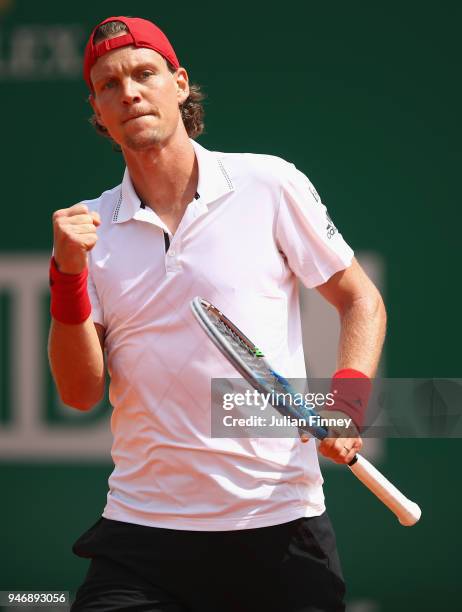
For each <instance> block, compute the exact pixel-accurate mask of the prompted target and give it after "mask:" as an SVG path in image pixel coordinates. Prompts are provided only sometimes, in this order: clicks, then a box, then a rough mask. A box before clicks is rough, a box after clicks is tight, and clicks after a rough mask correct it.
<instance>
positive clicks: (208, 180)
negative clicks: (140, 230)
mask: <svg viewBox="0 0 462 612" xmlns="http://www.w3.org/2000/svg"><path fill="white" fill-rule="evenodd" d="M190 142H191V144H192V145H193V147H194V152H195V154H196V158H197V164H198V169H199V181H198V185H197V193H198V194H199V200H198V201H199V202H200V204H201V205H202V206H204V207H205V208H207V205H208V204H211V203H212V202H214V201H215V200H218V198H221V197H222V196H224V195H226V194H227V193H230V192H231V191H233V190H234V186H233V183H232V181H231V178H230V177H229V174H228V172H227V170H226V167H225V165H224V162H223V160H222V159H221V157H219V153H216V152H215V151H209V150H208V149H206V148H205V147H203V146H202V145H200V144H199V143H197V142H196V141H195V140H192V139H190ZM140 206H141V201H140V199H139V197H138V196H137V194H136V191H135V189H134V187H133V183H132V181H131V178H130V174H129V172H128V168H125V172H124V177H123V180H122V184H121V189H120V192H119V197H118V200H117V203H116V205H115V207H114V212H113V215H112V222H113V223H123V222H124V221H128V220H129V219H132V218H133V217H134V216H135V215H136V213H137V212H138V211H139V210H140Z"/></svg>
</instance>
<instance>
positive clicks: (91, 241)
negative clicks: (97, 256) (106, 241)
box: [53, 204, 101, 274]
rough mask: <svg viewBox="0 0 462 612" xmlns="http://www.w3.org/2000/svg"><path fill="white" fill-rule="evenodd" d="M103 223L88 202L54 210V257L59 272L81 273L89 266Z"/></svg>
mask: <svg viewBox="0 0 462 612" xmlns="http://www.w3.org/2000/svg"><path fill="white" fill-rule="evenodd" d="M100 224H101V219H100V216H99V214H98V213H97V212H89V211H88V206H87V205H86V204H75V205H74V206H71V207H70V208H63V209H61V210H57V211H56V212H54V213H53V236H54V257H55V262H56V265H57V266H58V268H59V270H60V272H64V273H65V274H80V272H82V271H83V270H84V269H85V268H86V266H87V252H88V251H91V249H92V248H93V247H94V246H95V244H96V241H97V239H98V236H97V235H96V228H97V227H98V225H100Z"/></svg>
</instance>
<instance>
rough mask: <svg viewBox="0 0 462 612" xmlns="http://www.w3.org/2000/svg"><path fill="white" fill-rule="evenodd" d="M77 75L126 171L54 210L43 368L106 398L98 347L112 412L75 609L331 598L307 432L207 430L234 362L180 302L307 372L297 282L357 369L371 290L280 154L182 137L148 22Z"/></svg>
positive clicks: (100, 43)
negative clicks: (103, 499)
mask: <svg viewBox="0 0 462 612" xmlns="http://www.w3.org/2000/svg"><path fill="white" fill-rule="evenodd" d="M84 76H85V79H86V82H87V84H88V86H89V88H90V92H91V95H90V103H91V105H92V108H93V110H94V113H95V115H94V123H95V125H97V126H98V129H99V130H100V131H102V132H103V133H105V134H106V135H107V136H109V137H110V138H111V139H112V141H113V142H114V143H116V144H117V145H118V146H119V147H120V149H121V151H122V153H123V156H124V160H125V163H126V171H125V175H124V178H123V181H122V184H121V185H119V186H117V187H115V188H114V189H111V190H109V191H106V192H104V193H103V194H102V195H101V196H100V197H99V198H97V199H96V200H91V201H86V202H85V203H79V204H77V205H75V206H71V207H70V208H67V209H63V210H59V211H57V212H55V213H54V216H53V226H54V258H53V259H52V262H51V268H50V276H51V291H52V304H51V312H52V317H53V320H52V324H51V330H50V340H49V355H50V362H51V367H52V371H53V375H54V378H55V381H56V384H57V387H58V390H59V392H60V395H61V398H62V400H63V401H64V402H65V403H66V404H68V405H70V406H73V407H75V408H78V409H81V410H88V409H90V408H91V407H92V406H94V405H95V404H96V403H97V402H98V401H100V399H101V398H102V396H103V392H104V379H105V374H104V372H105V366H104V358H103V351H104V350H105V351H106V355H107V364H108V370H109V373H110V376H111V385H110V400H111V404H112V405H113V407H114V412H113V416H112V421H111V425H112V431H113V434H114V443H113V448H112V456H113V460H114V464H115V468H114V471H113V473H112V475H111V477H110V479H109V493H108V501H107V505H106V508H105V510H104V513H103V518H102V519H100V520H99V521H98V522H97V523H96V525H94V526H93V527H92V528H91V529H90V530H89V531H87V532H86V533H85V534H84V535H83V536H82V537H81V538H80V539H79V540H78V541H77V542H76V544H75V546H74V551H75V552H76V554H78V555H79V556H83V557H89V558H91V559H92V561H91V564H90V569H89V572H88V575H87V577H86V579H85V582H84V584H83V585H82V586H81V588H80V589H79V591H78V593H77V597H76V601H75V602H74V605H73V610H74V611H83V610H105V611H107V610H146V611H148V610H149V611H154V610H155V611H171V612H173V611H176V612H180V611H186V610H194V611H196V610H197V611H201V612H204V611H210V612H212V611H213V612H218V611H224V610H229V611H238V610H260V609H261V610H278V611H281V612H282V611H283V612H288V611H294V612H295V611H298V612H301V611H308V610H312V611H314V610H335V611H337V610H343V609H344V590H345V589H344V583H343V578H342V574H341V570H340V564H339V561H338V556H337V551H336V547H335V537H334V535H333V531H332V528H331V525H330V522H329V519H328V517H327V514H326V512H325V506H324V497H323V493H322V477H321V474H320V471H319V464H318V459H317V454H316V446H315V443H314V441H313V440H312V439H310V440H308V439H305V441H307V443H306V444H301V442H300V440H299V439H252V438H250V439H245V438H244V439H237V438H236V439H217V438H211V436H210V409H211V406H210V404H211V398H210V380H211V378H225V377H235V376H236V374H235V372H234V371H233V369H232V367H231V366H230V365H229V364H228V363H227V362H226V361H225V360H224V359H223V358H222V357H221V355H220V354H219V353H218V351H217V350H216V348H215V347H214V346H213V345H212V343H211V342H209V341H208V339H207V338H206V337H205V336H204V334H203V332H202V330H200V328H199V327H198V325H197V324H196V322H195V321H194V319H193V317H192V314H191V312H190V309H189V302H190V300H191V299H192V298H193V297H194V296H195V295H201V296H203V297H204V298H206V299H208V300H210V301H211V302H212V303H215V304H216V305H217V306H218V307H219V308H221V309H223V311H224V312H225V313H226V314H227V315H228V316H229V317H230V318H231V319H232V320H235V321H236V323H237V324H238V325H239V327H241V328H242V329H243V330H245V332H246V333H247V334H248V335H249V337H251V338H252V339H254V340H255V341H256V342H257V343H260V345H261V346H262V347H263V348H264V349H265V353H266V354H267V356H268V358H269V360H270V361H271V362H272V363H273V364H274V366H275V367H276V369H278V370H279V371H281V372H282V373H283V374H285V375H286V376H290V377H305V369H304V357H303V349H302V346H301V333H300V318H299V305H298V292H297V278H300V279H301V280H302V281H303V282H304V283H305V284H306V285H307V286H309V287H316V288H317V289H318V291H320V293H321V294H322V295H323V296H324V297H325V298H326V300H328V301H329V302H330V303H331V304H333V305H334V306H335V307H336V308H337V310H338V312H339V315H340V317H341V338H340V344H339V356H338V368H339V370H338V372H337V373H336V376H335V379H338V378H339V377H341V376H345V375H347V376H349V377H358V380H363V381H368V379H369V378H370V377H371V376H373V375H374V372H375V370H376V367H377V363H378V360H379V356H380V351H381V346H382V342H383V337H384V328H385V313H384V306H383V303H382V300H381V298H380V295H379V293H378V292H377V290H376V288H375V287H374V286H373V284H372V283H371V281H370V280H369V279H368V278H367V276H366V275H365V273H364V272H363V271H362V269H361V268H360V266H359V265H358V263H357V262H356V260H355V259H354V257H353V252H352V251H351V249H350V248H349V247H348V245H346V243H345V242H344V241H343V239H342V237H341V235H340V234H339V233H338V232H337V230H336V228H335V227H334V226H333V224H332V223H331V222H330V220H329V219H328V217H327V216H326V215H327V213H326V209H325V207H324V205H323V204H321V202H320V201H319V197H318V196H317V194H316V191H315V190H314V188H313V186H312V185H311V183H310V182H309V180H308V179H307V178H306V177H305V176H304V175H303V174H302V173H300V172H299V171H298V170H296V169H295V167H294V166H293V165H292V164H289V163H287V162H285V161H284V160H281V159H279V158H276V157H272V156H266V155H248V154H224V153H213V152H211V151H207V150H206V149H204V148H203V147H201V146H200V145H199V144H197V143H196V142H195V141H194V140H192V139H191V138H190V136H194V137H195V136H197V135H199V133H200V131H201V129H202V124H201V122H202V115H201V109H200V105H199V106H198V101H200V94H199V92H198V90H197V88H196V89H194V90H192V88H191V87H190V85H189V80H188V74H187V72H186V70H185V69H184V68H183V67H181V66H180V64H179V62H178V59H177V57H176V55H175V52H174V50H173V48H172V46H171V45H170V43H169V41H168V39H167V38H166V37H165V35H164V34H163V33H162V32H161V31H160V30H159V29H158V28H157V27H156V26H155V25H154V24H152V23H151V22H148V21H145V20H141V19H136V18H126V17H111V18H109V19H107V20H105V21H104V22H102V23H101V24H99V25H98V26H97V27H96V28H95V29H94V30H93V32H92V34H91V36H90V39H89V41H88V44H87V47H86V51H85V60H84ZM185 109H186V111H185ZM191 117H193V120H191ZM340 408H342V410H346V411H347V412H348V406H347V407H345V406H340ZM350 409H351V407H350ZM350 413H351V414H354V416H355V417H356V419H355V420H356V423H357V424H358V426H359V425H360V420H361V415H360V414H357V413H355V412H354V410H350ZM342 416H344V415H343V414H342ZM361 444H362V442H361V438H360V437H359V434H358V432H357V431H356V430H354V431H353V433H350V434H339V432H338V431H336V430H331V431H330V437H329V438H328V439H326V440H324V441H323V442H322V443H321V444H320V445H319V450H320V452H321V453H322V454H324V455H325V456H327V457H330V458H331V459H333V460H334V461H336V462H337V463H348V462H349V461H351V459H352V458H353V456H354V454H355V453H356V451H357V450H359V449H360V448H361Z"/></svg>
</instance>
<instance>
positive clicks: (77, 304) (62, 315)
mask: <svg viewBox="0 0 462 612" xmlns="http://www.w3.org/2000/svg"><path fill="white" fill-rule="evenodd" d="M87 278H88V269H87V268H85V270H84V271H83V272H81V273H80V274H64V272H60V271H59V270H58V268H57V266H56V262H55V258H54V257H52V258H51V261H50V291H51V306H50V312H51V316H52V317H53V319H55V320H56V321H59V322H60V323H67V324H73V325H78V324H79V323H83V322H84V321H86V320H87V319H88V317H89V316H90V314H91V304H90V298H89V297H88V291H87Z"/></svg>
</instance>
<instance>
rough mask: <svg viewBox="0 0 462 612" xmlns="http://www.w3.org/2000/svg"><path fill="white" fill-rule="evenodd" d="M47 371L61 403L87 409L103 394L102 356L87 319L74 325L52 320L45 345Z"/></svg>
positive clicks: (90, 323) (89, 320) (94, 332)
mask: <svg viewBox="0 0 462 612" xmlns="http://www.w3.org/2000/svg"><path fill="white" fill-rule="evenodd" d="M48 356H49V359H50V365H51V371H52V373H53V378H54V380H55V383H56V386H57V388H58V391H59V395H60V397H61V399H62V401H63V402H64V403H65V404H67V405H69V406H72V407H74V408H78V409H80V410H89V409H90V408H92V407H93V406H94V405H95V404H96V403H98V402H99V401H100V400H101V398H102V396H103V394H104V383H105V375H104V357H103V351H102V348H101V344H100V340H99V338H98V334H97V332H96V329H95V326H94V324H93V321H92V318H91V317H89V318H88V319H87V320H86V321H84V322H83V323H80V324H78V325H67V324H65V323H60V322H59V321H55V320H52V323H51V327H50V336H49V343H48Z"/></svg>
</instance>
